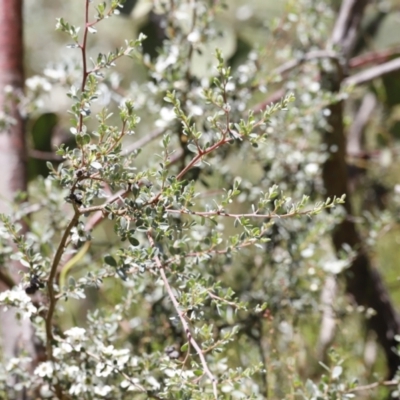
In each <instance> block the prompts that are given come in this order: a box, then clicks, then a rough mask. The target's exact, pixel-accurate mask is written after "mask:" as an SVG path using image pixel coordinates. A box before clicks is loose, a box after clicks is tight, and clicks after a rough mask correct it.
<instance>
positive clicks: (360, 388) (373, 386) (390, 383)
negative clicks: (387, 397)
mask: <svg viewBox="0 0 400 400" xmlns="http://www.w3.org/2000/svg"><path fill="white" fill-rule="evenodd" d="M398 385H399V381H397V380H392V381H383V382H374V383H370V384H369V385H364V386H357V387H355V388H353V389H350V390H349V392H350V393H354V392H361V391H363V390H372V389H376V388H377V387H379V386H387V387H390V386H398Z"/></svg>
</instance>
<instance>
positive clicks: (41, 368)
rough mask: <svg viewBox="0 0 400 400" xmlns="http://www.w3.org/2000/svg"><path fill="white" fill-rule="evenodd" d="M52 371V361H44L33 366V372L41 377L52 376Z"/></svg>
mask: <svg viewBox="0 0 400 400" xmlns="http://www.w3.org/2000/svg"><path fill="white" fill-rule="evenodd" d="M53 371H54V368H53V363H52V362H51V361H45V362H42V363H41V364H39V365H38V366H37V367H36V368H35V371H34V374H35V375H38V376H40V377H42V378H45V377H47V378H51V377H52V376H53Z"/></svg>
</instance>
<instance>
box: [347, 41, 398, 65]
mask: <svg viewBox="0 0 400 400" xmlns="http://www.w3.org/2000/svg"><path fill="white" fill-rule="evenodd" d="M399 54H400V47H398V46H396V47H394V48H391V49H385V50H379V51H371V52H369V53H366V54H361V55H360V56H356V57H353V58H351V59H350V61H349V68H360V67H363V66H365V65H367V64H380V63H383V62H386V61H389V60H390V59H391V58H394V56H398V55H399Z"/></svg>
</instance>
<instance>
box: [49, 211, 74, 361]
mask: <svg viewBox="0 0 400 400" xmlns="http://www.w3.org/2000/svg"><path fill="white" fill-rule="evenodd" d="M74 211H75V214H74V216H73V217H72V219H71V221H70V223H69V224H68V226H67V228H66V229H65V231H64V234H63V236H62V238H61V241H60V244H59V245H58V248H57V251H56V254H55V256H54V259H53V262H52V264H51V268H50V275H49V278H48V279H47V291H48V294H49V308H48V310H47V314H46V318H45V325H46V350H47V356H48V357H49V359H50V360H53V343H52V342H53V340H54V337H53V314H54V310H55V306H56V302H57V299H56V295H55V292H54V279H55V277H56V273H57V267H58V265H59V263H60V260H61V257H62V255H63V253H64V249H65V244H66V242H67V240H68V236H69V234H70V232H71V230H72V228H73V227H75V226H76V224H77V223H78V221H79V217H80V213H79V211H78V209H77V208H76V206H75V205H74Z"/></svg>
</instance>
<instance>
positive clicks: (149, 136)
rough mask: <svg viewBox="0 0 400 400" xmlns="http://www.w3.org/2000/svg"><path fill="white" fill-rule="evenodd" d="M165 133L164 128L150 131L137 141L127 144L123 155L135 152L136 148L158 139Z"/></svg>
mask: <svg viewBox="0 0 400 400" xmlns="http://www.w3.org/2000/svg"><path fill="white" fill-rule="evenodd" d="M163 133H164V129H160V128H159V129H155V130H154V131H152V132H150V133H148V134H147V135H146V136H144V137H142V138H140V139H138V140H137V141H136V142H134V143H132V144H130V145H129V146H127V147H126V148H125V149H124V150H122V153H121V154H122V155H123V156H127V155H128V154H130V153H133V152H134V151H135V150H137V149H139V148H141V147H143V146H145V145H146V144H147V143H150V142H151V141H153V140H154V139H157V138H158V137H160V136H161V135H162V134H163Z"/></svg>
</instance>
